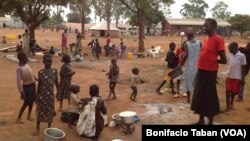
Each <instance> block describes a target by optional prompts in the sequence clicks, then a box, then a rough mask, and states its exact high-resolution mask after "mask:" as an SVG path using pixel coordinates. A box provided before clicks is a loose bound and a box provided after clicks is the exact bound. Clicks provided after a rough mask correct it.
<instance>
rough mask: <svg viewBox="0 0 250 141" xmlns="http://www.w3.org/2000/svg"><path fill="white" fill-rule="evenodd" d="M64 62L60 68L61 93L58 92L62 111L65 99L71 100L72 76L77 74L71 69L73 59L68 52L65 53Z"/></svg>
mask: <svg viewBox="0 0 250 141" xmlns="http://www.w3.org/2000/svg"><path fill="white" fill-rule="evenodd" d="M62 62H64V64H63V65H62V67H61V70H60V84H59V93H57V95H56V97H57V100H58V101H60V109H59V111H62V105H63V99H68V103H69V100H70V89H69V88H70V86H71V79H72V76H73V75H74V74H75V72H74V71H72V70H71V65H70V63H71V60H70V56H69V55H68V54H65V55H63V57H62Z"/></svg>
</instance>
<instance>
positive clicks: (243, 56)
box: [156, 41, 250, 111]
mask: <svg viewBox="0 0 250 141" xmlns="http://www.w3.org/2000/svg"><path fill="white" fill-rule="evenodd" d="M175 46H176V45H175V43H174V42H171V43H170V44H169V51H168V52H167V55H166V60H165V61H166V62H167V72H171V71H172V70H173V69H175V68H176V67H181V66H182V65H183V64H185V62H186V61H189V60H188V58H185V57H186V55H185V53H186V52H185V49H189V52H190V48H187V46H188V45H187V41H184V42H183V45H182V47H181V48H178V49H177V51H176V53H175V52H174V51H175ZM199 46H200V45H199ZM228 49H229V52H230V53H231V55H230V57H229V63H228V73H227V76H226V111H230V110H231V109H232V108H233V104H234V99H235V95H238V99H237V101H242V100H243V91H244V85H245V76H246V75H247V74H248V73H249V68H250V59H249V58H250V43H248V44H247V46H246V47H245V48H239V46H238V43H237V42H232V43H230V44H229V46H228ZM197 50H199V49H197ZM197 54H199V53H198V52H197ZM196 56H197V55H196ZM189 59H190V58H189ZM194 64H196V61H195V60H194ZM193 67H195V66H193ZM185 69H187V68H185ZM184 72H185V70H184ZM194 77H195V75H194ZM184 79H185V77H184ZM193 79H194V78H193ZM176 80H177V93H176V91H175V90H174V80H173V79H172V78H170V77H169V76H168V75H166V77H165V80H163V82H162V83H161V84H160V85H159V87H158V88H157V89H156V92H157V93H158V94H161V91H160V89H161V88H162V87H163V86H164V85H165V83H167V82H168V81H169V82H170V88H171V93H172V95H173V97H178V95H176V94H179V92H180V90H179V89H180V83H181V81H182V80H183V77H182V76H181V77H178V78H176ZM189 81H190V80H189ZM194 81H195V79H194V80H193V81H192V85H193V82H194ZM184 87H185V86H184ZM191 91H192V90H191ZM191 91H187V92H188V95H187V94H186V93H184V94H183V96H187V103H190V92H191Z"/></svg>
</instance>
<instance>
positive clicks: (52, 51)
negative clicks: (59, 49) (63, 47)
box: [49, 46, 55, 55]
mask: <svg viewBox="0 0 250 141" xmlns="http://www.w3.org/2000/svg"><path fill="white" fill-rule="evenodd" d="M49 53H50V54H51V55H55V48H54V47H53V46H51V47H50V50H49Z"/></svg>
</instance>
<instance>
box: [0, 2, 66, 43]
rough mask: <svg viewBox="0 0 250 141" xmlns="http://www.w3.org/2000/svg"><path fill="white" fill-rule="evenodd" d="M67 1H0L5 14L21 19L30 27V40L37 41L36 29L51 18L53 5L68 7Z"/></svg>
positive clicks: (0, 6)
mask: <svg viewBox="0 0 250 141" xmlns="http://www.w3.org/2000/svg"><path fill="white" fill-rule="evenodd" d="M66 1H67V0H53V1H52V0H35V1H34V0H0V3H1V4H0V9H1V10H2V11H4V13H8V14H11V15H13V16H15V17H20V19H21V21H22V22H23V23H24V24H25V25H26V26H27V27H28V29H29V32H30V38H31V39H35V29H36V28H37V27H38V26H39V25H40V24H41V23H42V22H44V21H45V20H46V19H48V18H49V17H50V13H49V12H50V10H49V9H50V7H51V6H52V5H66Z"/></svg>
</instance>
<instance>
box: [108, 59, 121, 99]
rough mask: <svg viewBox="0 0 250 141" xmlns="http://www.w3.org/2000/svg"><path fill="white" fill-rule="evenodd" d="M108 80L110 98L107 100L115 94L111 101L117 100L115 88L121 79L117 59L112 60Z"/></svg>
mask: <svg viewBox="0 0 250 141" xmlns="http://www.w3.org/2000/svg"><path fill="white" fill-rule="evenodd" d="M107 76H108V79H109V90H110V91H109V96H108V98H107V100H109V98H110V97H111V94H113V97H112V98H111V99H116V95H115V86H116V82H117V81H118V79H119V66H118V65H117V60H116V59H115V58H112V59H111V65H110V69H109V72H108V73H107Z"/></svg>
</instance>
